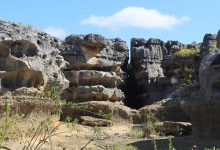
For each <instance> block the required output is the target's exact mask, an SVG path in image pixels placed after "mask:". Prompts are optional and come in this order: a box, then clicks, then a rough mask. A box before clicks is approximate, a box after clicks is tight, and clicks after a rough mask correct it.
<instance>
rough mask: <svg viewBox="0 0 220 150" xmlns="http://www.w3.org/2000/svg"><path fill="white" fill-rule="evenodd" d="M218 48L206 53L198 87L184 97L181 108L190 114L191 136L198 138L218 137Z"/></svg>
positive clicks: (219, 132)
mask: <svg viewBox="0 0 220 150" xmlns="http://www.w3.org/2000/svg"><path fill="white" fill-rule="evenodd" d="M219 66H220V50H219V49H218V50H214V51H212V52H211V53H209V54H208V55H206V56H205V57H204V58H203V60H202V62H201V66H200V72H199V80H200V89H199V90H198V91H194V92H193V93H192V94H191V97H188V99H187V98H185V99H184V100H183V102H182V108H183V109H184V110H185V111H186V112H187V114H188V115H189V116H190V118H191V121H192V124H193V129H192V131H193V136H195V137H199V138H219V137H220V118H219V115H220V111H219V107H220V102H219V98H220V94H219V91H220V82H219V81H220V72H219V68H220V67H219Z"/></svg>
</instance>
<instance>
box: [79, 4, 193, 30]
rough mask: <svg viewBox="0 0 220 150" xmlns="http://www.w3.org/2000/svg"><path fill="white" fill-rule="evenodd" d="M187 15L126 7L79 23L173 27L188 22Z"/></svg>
mask: <svg viewBox="0 0 220 150" xmlns="http://www.w3.org/2000/svg"><path fill="white" fill-rule="evenodd" d="M189 20H190V19H189V17H187V16H183V17H180V18H178V17H176V16H174V15H170V14H163V13H161V12H159V11H157V10H155V9H145V8H143V7H127V8H124V9H122V10H120V11H118V12H116V13H115V14H113V15H111V16H95V15H91V16H90V17H88V18H86V19H83V20H82V21H81V24H83V25H93V26H97V27H103V28H108V29H111V30H119V29H123V28H127V27H136V28H143V29H154V28H155V29H173V28H174V27H175V26H177V25H179V24H182V23H185V22H188V21H189Z"/></svg>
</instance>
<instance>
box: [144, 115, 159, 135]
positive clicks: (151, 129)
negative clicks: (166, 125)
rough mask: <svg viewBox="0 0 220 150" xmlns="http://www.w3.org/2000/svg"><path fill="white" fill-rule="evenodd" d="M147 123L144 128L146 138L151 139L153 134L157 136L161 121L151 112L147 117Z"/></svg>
mask: <svg viewBox="0 0 220 150" xmlns="http://www.w3.org/2000/svg"><path fill="white" fill-rule="evenodd" d="M146 120H147V121H146V123H145V126H144V129H143V131H144V137H149V138H150V137H151V134H157V132H158V130H159V120H158V119H157V118H156V117H155V116H154V115H153V114H152V113H151V112H149V113H148V114H147V117H146Z"/></svg>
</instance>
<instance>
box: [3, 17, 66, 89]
mask: <svg viewBox="0 0 220 150" xmlns="http://www.w3.org/2000/svg"><path fill="white" fill-rule="evenodd" d="M0 41H1V42H0V71H1V73H0V80H1V87H0V90H1V92H4V91H13V90H16V89H18V88H21V87H34V88H38V89H40V88H41V87H42V88H44V87H45V86H49V84H50V82H55V83H57V84H59V85H61V86H62V87H66V86H67V85H68V81H67V80H66V79H65V76H64V74H63V73H62V71H61V70H62V68H64V67H65V61H64V59H63V57H62V56H61V55H59V53H60V50H59V49H61V47H60V44H61V41H59V40H58V39H56V38H53V37H51V36H49V35H48V34H46V33H43V32H40V31H38V30H36V29H34V28H33V27H31V26H25V25H20V24H15V23H10V22H6V21H2V20H1V21H0Z"/></svg>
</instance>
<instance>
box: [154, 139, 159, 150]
mask: <svg viewBox="0 0 220 150" xmlns="http://www.w3.org/2000/svg"><path fill="white" fill-rule="evenodd" d="M153 144H154V150H158V149H157V142H156V141H155V140H153Z"/></svg>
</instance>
